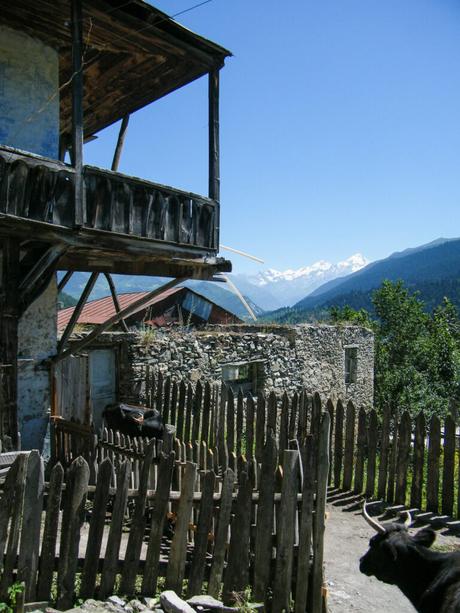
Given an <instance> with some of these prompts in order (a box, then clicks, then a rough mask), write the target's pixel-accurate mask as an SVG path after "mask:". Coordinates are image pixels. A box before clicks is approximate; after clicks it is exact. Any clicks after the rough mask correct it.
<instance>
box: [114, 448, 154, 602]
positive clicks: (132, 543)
mask: <svg viewBox="0 0 460 613" xmlns="http://www.w3.org/2000/svg"><path fill="white" fill-rule="evenodd" d="M154 452H155V440H154V439H153V440H151V441H150V442H149V444H148V446H147V449H146V450H145V455H144V461H143V463H142V469H141V474H140V480H139V495H138V497H137V498H136V506H135V507H134V514H133V521H132V524H131V530H130V532H129V538H128V544H127V546H126V553H125V563H124V564H123V572H122V575H121V584H120V590H121V592H122V593H123V594H134V586H135V583H136V575H137V569H138V566H139V560H140V555H141V548H142V539H143V537H144V533H145V504H146V500H147V486H148V479H149V472H150V467H151V465H152V459H153V454H154Z"/></svg>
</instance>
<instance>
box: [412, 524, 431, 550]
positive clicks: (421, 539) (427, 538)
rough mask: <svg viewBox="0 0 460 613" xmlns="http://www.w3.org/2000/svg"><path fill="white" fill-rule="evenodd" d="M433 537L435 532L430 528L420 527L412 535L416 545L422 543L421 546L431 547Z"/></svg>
mask: <svg viewBox="0 0 460 613" xmlns="http://www.w3.org/2000/svg"><path fill="white" fill-rule="evenodd" d="M435 539H436V532H435V531H434V530H433V529H432V528H422V529H421V530H419V531H418V532H416V533H415V534H414V536H413V537H412V540H413V541H414V542H415V543H416V544H417V545H423V547H431V545H432V544H433V543H434V541H435Z"/></svg>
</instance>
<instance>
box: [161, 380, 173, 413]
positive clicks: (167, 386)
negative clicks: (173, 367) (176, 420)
mask: <svg viewBox="0 0 460 613" xmlns="http://www.w3.org/2000/svg"><path fill="white" fill-rule="evenodd" d="M170 404H171V377H170V376H168V377H166V379H165V381H164V385H163V410H162V411H161V414H162V415H163V421H164V423H165V424H169V423H170V419H169V411H170Z"/></svg>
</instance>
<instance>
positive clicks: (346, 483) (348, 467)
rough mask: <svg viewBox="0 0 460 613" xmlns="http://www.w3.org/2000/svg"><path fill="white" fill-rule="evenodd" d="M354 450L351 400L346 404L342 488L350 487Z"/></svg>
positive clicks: (353, 418) (353, 422)
mask: <svg viewBox="0 0 460 613" xmlns="http://www.w3.org/2000/svg"><path fill="white" fill-rule="evenodd" d="M354 452H355V407H354V404H353V403H352V402H351V400H350V401H349V402H348V404H347V417H346V424H345V453H344V458H343V489H344V490H349V489H351V482H352V479H353V465H354Z"/></svg>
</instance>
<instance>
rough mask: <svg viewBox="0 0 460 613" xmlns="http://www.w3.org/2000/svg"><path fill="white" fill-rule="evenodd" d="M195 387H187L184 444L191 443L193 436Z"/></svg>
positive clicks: (189, 385) (190, 385)
mask: <svg viewBox="0 0 460 613" xmlns="http://www.w3.org/2000/svg"><path fill="white" fill-rule="evenodd" d="M192 414H193V387H192V384H191V383H189V384H188V386H187V403H186V405H185V424H184V439H183V440H184V443H190V441H191V436H192Z"/></svg>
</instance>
